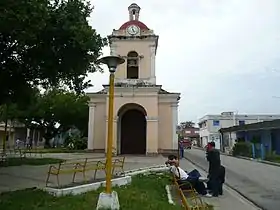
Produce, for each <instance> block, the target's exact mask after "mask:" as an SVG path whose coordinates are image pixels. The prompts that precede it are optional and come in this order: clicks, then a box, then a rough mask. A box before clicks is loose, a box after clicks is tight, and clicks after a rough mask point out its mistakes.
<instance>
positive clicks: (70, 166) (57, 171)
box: [46, 159, 87, 186]
mask: <svg viewBox="0 0 280 210" xmlns="http://www.w3.org/2000/svg"><path fill="white" fill-rule="evenodd" d="M86 160H87V159H81V160H73V161H72V160H71V161H62V162H61V163H59V164H58V165H57V166H55V165H50V166H49V170H48V174H47V179H46V186H48V183H49V180H50V176H51V175H53V176H56V181H57V186H60V184H59V175H61V174H73V176H72V182H74V181H75V176H76V173H77V172H82V170H83V166H84V165H85V164H86Z"/></svg>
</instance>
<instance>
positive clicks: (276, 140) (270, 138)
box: [219, 120, 280, 155]
mask: <svg viewBox="0 0 280 210" xmlns="http://www.w3.org/2000/svg"><path fill="white" fill-rule="evenodd" d="M219 131H220V134H221V145H222V149H223V150H224V149H225V148H226V147H228V145H232V144H231V142H236V141H238V140H243V141H246V142H252V143H259V144H263V145H264V146H265V149H266V151H267V152H274V153H276V154H279V155H280V120H272V121H264V122H259V123H252V124H245V125H238V126H232V127H228V128H222V129H220V130H219Z"/></svg>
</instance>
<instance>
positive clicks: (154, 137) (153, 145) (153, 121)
mask: <svg viewBox="0 0 280 210" xmlns="http://www.w3.org/2000/svg"><path fill="white" fill-rule="evenodd" d="M146 120H147V139H146V140H147V144H146V145H147V146H146V153H147V154H157V153H158V117H146Z"/></svg>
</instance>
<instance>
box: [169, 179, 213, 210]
mask: <svg viewBox="0 0 280 210" xmlns="http://www.w3.org/2000/svg"><path fill="white" fill-rule="evenodd" d="M173 183H174V185H175V187H176V190H177V192H178V195H179V197H180V199H181V201H182V204H183V206H184V208H185V209H186V210H208V209H209V207H208V206H207V204H206V203H205V202H204V201H203V200H202V199H201V197H200V196H199V195H198V193H197V192H196V190H195V189H194V188H193V186H192V185H191V183H190V182H188V181H183V183H181V184H180V185H179V184H178V179H177V178H176V177H175V175H173ZM183 186H185V188H186V189H185V190H183V189H182V187H183Z"/></svg>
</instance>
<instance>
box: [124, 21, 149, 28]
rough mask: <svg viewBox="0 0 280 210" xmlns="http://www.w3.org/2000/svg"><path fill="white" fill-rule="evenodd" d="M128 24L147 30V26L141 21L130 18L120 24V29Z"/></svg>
mask: <svg viewBox="0 0 280 210" xmlns="http://www.w3.org/2000/svg"><path fill="white" fill-rule="evenodd" d="M130 25H136V26H138V27H139V28H140V29H141V30H149V28H148V27H147V26H146V25H145V24H144V23H142V22H140V21H139V20H130V21H127V22H126V23H124V24H122V26H121V27H120V30H124V29H126V28H127V27H128V26H130Z"/></svg>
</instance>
